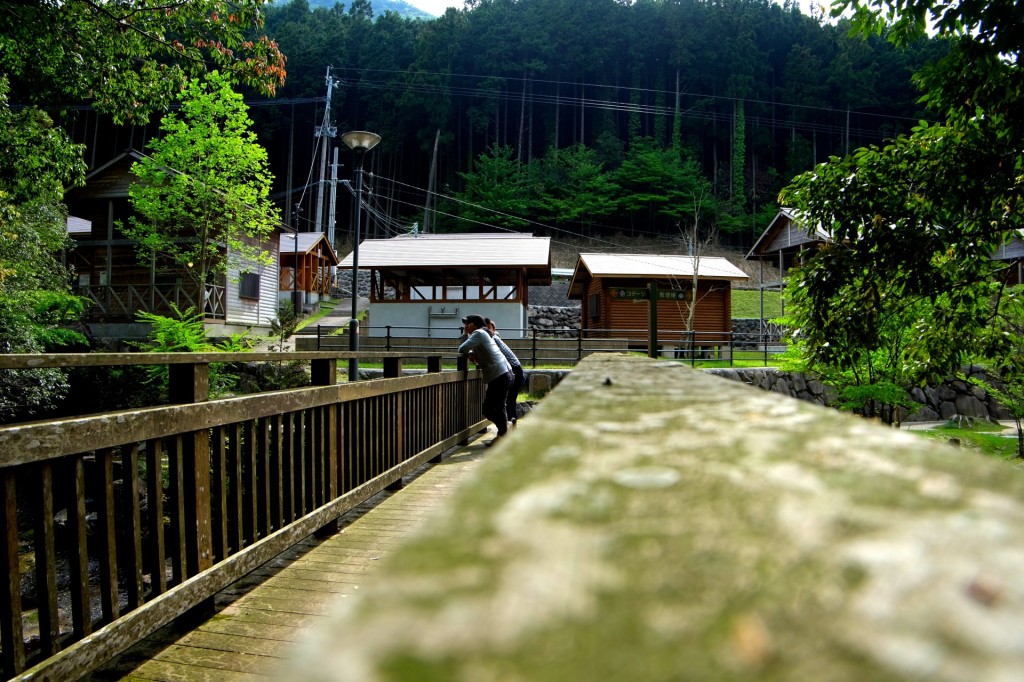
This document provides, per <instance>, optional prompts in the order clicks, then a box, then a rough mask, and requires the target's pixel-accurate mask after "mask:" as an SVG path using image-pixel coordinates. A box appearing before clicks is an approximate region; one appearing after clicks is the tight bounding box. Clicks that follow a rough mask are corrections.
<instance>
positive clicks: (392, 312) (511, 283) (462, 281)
mask: <svg viewBox="0 0 1024 682" xmlns="http://www.w3.org/2000/svg"><path fill="white" fill-rule="evenodd" d="M352 260H353V255H352V254H349V255H348V256H346V257H345V259H344V260H342V262H341V264H340V266H339V267H340V268H341V269H342V270H345V269H351V268H352ZM358 266H359V269H360V270H369V271H370V275H371V277H370V281H371V291H370V306H369V319H368V329H367V333H368V335H369V336H384V335H386V334H388V333H390V335H391V336H407V337H409V336H417V337H419V336H428V337H441V338H445V337H448V338H455V337H458V335H459V333H460V332H459V329H460V327H461V326H462V322H461V319H462V317H464V316H466V315H467V314H471V313H476V314H479V315H483V316H484V317H490V318H491V319H492V320H494V322H495V324H496V325H497V326H498V328H499V329H500V330H501V333H502V336H505V337H507V338H519V337H521V336H522V334H523V330H524V329H525V328H526V326H527V321H528V317H527V306H528V305H529V287H530V286H537V285H547V284H550V283H551V240H550V238H548V237H534V236H533V235H532V234H519V233H508V234H501V233H495V234H426V235H419V236H402V237H394V238H392V239H367V240H365V241H363V242H361V243H360V244H359V261H358ZM389 328H390V329H389Z"/></svg>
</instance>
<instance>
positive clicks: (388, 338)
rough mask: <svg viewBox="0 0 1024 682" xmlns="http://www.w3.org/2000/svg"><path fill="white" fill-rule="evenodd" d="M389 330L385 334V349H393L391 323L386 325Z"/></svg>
mask: <svg viewBox="0 0 1024 682" xmlns="http://www.w3.org/2000/svg"><path fill="white" fill-rule="evenodd" d="M385 329H386V330H387V332H386V333H385V334H384V339H385V340H384V349H385V350H388V351H390V350H391V325H390V324H389V325H385Z"/></svg>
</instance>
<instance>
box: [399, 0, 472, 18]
mask: <svg viewBox="0 0 1024 682" xmlns="http://www.w3.org/2000/svg"><path fill="white" fill-rule="evenodd" d="M405 1H406V2H407V3H409V4H410V5H412V6H413V7H415V8H416V9H421V10H423V11H424V12H427V13H429V14H433V15H434V16H435V17H439V16H441V15H442V14H444V11H445V10H446V9H448V8H449V7H454V8H455V9H462V0H405Z"/></svg>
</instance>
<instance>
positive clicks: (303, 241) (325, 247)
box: [279, 232, 338, 265]
mask: <svg viewBox="0 0 1024 682" xmlns="http://www.w3.org/2000/svg"><path fill="white" fill-rule="evenodd" d="M296 251H298V252H299V253H301V254H309V253H313V252H318V253H320V255H323V256H326V257H327V260H329V261H330V262H331V265H337V264H338V254H336V253H335V252H334V249H333V248H332V247H331V244H330V242H329V241H328V240H327V235H325V234H324V233H323V232H299V233H294V232H291V233H284V232H282V233H281V244H280V251H279V253H280V254H281V255H282V256H287V255H289V254H294V253H295V252H296Z"/></svg>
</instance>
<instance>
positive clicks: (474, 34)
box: [62, 0, 946, 247]
mask: <svg viewBox="0 0 1024 682" xmlns="http://www.w3.org/2000/svg"><path fill="white" fill-rule="evenodd" d="M265 12H266V26H265V31H266V33H267V34H268V35H269V36H272V37H273V38H275V39H276V40H277V42H278V44H279V46H280V50H281V52H283V53H284V54H285V55H286V56H287V74H288V75H287V81H286V82H285V84H284V85H283V86H281V87H279V88H277V93H276V97H273V98H269V97H265V96H262V95H259V94H257V93H255V92H248V93H246V101H247V103H248V105H249V107H250V115H251V117H252V118H253V121H254V126H253V128H254V130H255V132H256V134H257V136H258V138H259V140H260V142H261V143H262V144H263V145H264V146H265V147H266V148H267V150H268V156H269V162H270V168H271V170H272V172H273V174H274V178H275V180H274V186H273V194H272V198H273V199H274V201H275V203H276V204H277V205H278V206H279V208H280V211H281V216H282V218H283V219H284V221H285V223H287V224H293V225H296V226H298V228H299V229H300V230H311V229H315V228H314V226H313V218H314V215H315V213H316V207H315V200H316V196H317V195H316V191H315V185H316V183H317V182H318V180H319V172H320V171H319V164H320V154H321V152H320V150H319V149H318V148H317V143H318V138H317V137H316V136H315V135H314V131H315V130H316V128H317V127H318V126H321V125H323V124H324V123H325V98H326V92H327V81H326V77H327V70H328V67H331V70H330V73H331V77H332V79H334V81H335V85H334V86H333V87H332V90H333V95H332V110H331V111H332V116H331V120H330V125H332V126H334V127H336V130H337V133H338V135H339V136H340V134H341V133H342V132H344V131H346V130H354V129H359V130H370V131H373V132H376V133H378V134H380V135H381V137H382V142H381V144H380V145H379V146H378V147H377V148H376V149H375V150H374V151H373V153H372V154H370V155H368V156H367V159H366V170H367V171H368V173H367V176H366V179H367V183H368V185H369V192H370V196H371V199H370V201H371V203H372V205H373V207H374V209H375V210H373V211H371V215H370V218H369V220H368V225H366V226H365V228H364V229H365V230H366V231H365V233H364V235H365V236H368V237H387V236H392V235H394V234H398V233H400V232H405V231H408V230H410V229H411V226H412V225H413V223H418V224H419V226H420V227H419V229H421V230H428V231H437V232H451V231H488V230H494V229H505V230H517V231H527V232H533V233H537V234H549V235H551V236H554V237H559V236H561V237H566V236H582V237H587V236H593V235H614V234H628V235H636V236H647V237H654V236H662V237H678V236H679V234H680V232H681V230H690V229H693V227H694V223H698V224H699V225H698V229H699V230H700V231H701V232H702V233H703V234H707V233H710V232H711V231H713V232H714V233H716V234H717V238H718V239H719V240H720V241H722V242H723V243H724V244H726V245H731V246H736V247H747V246H749V245H750V243H751V242H752V240H753V239H754V238H756V236H757V235H758V234H760V232H761V231H762V230H763V229H764V227H765V226H766V225H767V223H768V221H769V220H770V219H771V217H772V216H773V215H774V213H775V212H776V210H777V208H778V205H777V195H778V192H779V190H780V189H781V188H782V187H784V186H785V185H786V184H787V183H788V182H789V180H790V179H791V178H792V177H793V176H794V175H796V174H799V173H801V172H803V171H805V170H808V169H809V168H811V167H812V166H813V165H814V164H815V163H819V162H822V161H825V160H827V159H828V158H829V157H830V156H833V155H835V156H842V155H844V154H845V153H847V152H848V151H850V150H853V149H855V148H858V147H861V146H864V145H868V144H879V143H881V142H882V141H883V140H884V139H885V138H888V137H892V136H894V135H896V134H900V133H904V132H906V131H908V130H909V129H910V128H911V127H912V126H913V125H914V124H916V123H917V122H918V121H919V120H921V119H929V118H933V117H931V116H929V114H928V112H927V111H926V110H924V108H923V107H922V106H921V105H920V104H919V103H918V101H917V100H918V98H919V93H918V92H917V91H916V90H915V89H914V87H913V85H912V83H911V78H910V76H911V74H912V73H913V72H914V71H916V70H917V69H918V68H919V67H920V66H921V65H922V64H924V63H926V62H929V61H934V60H935V59H937V58H939V57H940V56H941V55H942V54H943V53H944V52H945V49H946V48H945V42H944V41H942V40H938V39H926V40H923V41H917V42H914V43H912V44H909V45H906V46H903V47H900V48H897V47H894V46H893V45H892V44H890V43H889V42H887V41H885V40H884V39H883V38H882V37H875V38H871V39H869V40H864V39H863V38H862V37H856V36H851V35H849V25H848V22H847V21H846V20H839V21H838V22H837V21H835V20H829V19H827V17H825V16H823V15H820V14H819V15H817V16H808V15H807V14H803V13H802V12H801V10H800V9H799V7H798V6H797V5H796V4H786V5H778V4H774V3H772V2H768V1H767V0H727V1H720V2H695V1H683V2H680V1H665V0H640V1H638V2H632V3H625V2H619V1H617V0H585V1H582V0H470V1H469V2H467V3H466V7H465V9H464V10H461V11H456V10H448V11H447V12H446V13H445V14H444V15H443V16H442V17H439V18H437V19H432V20H423V19H416V18H406V17H403V16H400V15H398V14H396V13H395V12H391V11H388V12H385V13H384V14H382V15H379V16H378V15H376V14H375V12H374V10H373V7H372V5H371V3H370V2H368V1H367V0H355V1H354V2H353V3H351V4H350V5H344V4H341V3H339V4H337V5H335V6H334V7H332V8H329V9H328V8H324V7H314V8H311V7H310V6H309V4H308V3H307V0H292V1H291V2H290V3H288V4H282V5H271V6H268V7H266V8H265ZM62 123H63V125H64V126H65V128H67V129H68V130H71V131H73V135H74V136H75V138H76V140H77V141H79V142H82V143H84V144H86V145H87V148H88V151H87V152H86V160H87V162H88V163H89V165H90V166H91V167H96V166H97V165H100V164H102V163H103V162H104V161H105V160H107V159H109V158H112V157H113V156H114V155H116V154H118V153H120V152H121V151H123V150H124V149H125V148H126V147H129V146H131V147H135V148H137V149H142V148H143V147H144V145H145V143H146V142H147V140H148V139H149V138H150V137H152V136H153V135H154V134H156V133H157V132H158V128H157V123H158V121H157V120H156V117H155V116H154V117H153V118H151V119H150V121H149V123H148V125H138V126H134V127H126V126H120V127H114V126H112V125H111V124H110V119H109V117H106V116H101V115H97V114H95V113H93V112H90V111H70V112H67V113H66V114H65V115H64V120H63V121H62ZM330 146H331V147H335V146H338V147H341V153H340V164H341V165H342V166H343V167H342V168H341V169H340V170H339V172H338V177H339V178H341V179H347V178H350V177H351V176H352V167H353V159H352V157H351V155H350V153H349V151H348V150H347V149H346V148H345V147H344V145H342V144H341V142H340V139H338V138H334V139H332V140H330ZM332 153H333V152H332ZM328 163H329V162H328ZM327 177H329V170H328V175H327ZM431 188H432V189H433V193H432V194H428V189H431ZM428 196H429V197H430V199H429V207H430V208H431V209H432V210H431V211H430V212H429V213H425V210H424V208H425V206H426V205H428ZM338 198H339V202H340V203H339V209H338V218H337V225H338V230H339V234H340V235H342V239H345V238H347V237H346V236H347V235H348V229H349V228H348V225H349V220H348V218H347V216H348V215H350V211H351V193H348V192H345V191H343V190H339V192H338Z"/></svg>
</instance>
